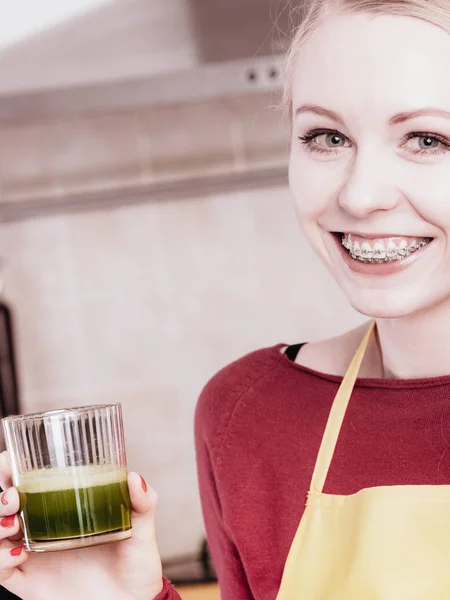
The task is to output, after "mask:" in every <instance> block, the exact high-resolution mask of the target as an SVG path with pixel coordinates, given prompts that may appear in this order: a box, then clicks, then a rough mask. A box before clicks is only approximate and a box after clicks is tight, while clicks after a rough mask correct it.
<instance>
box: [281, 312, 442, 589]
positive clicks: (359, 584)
mask: <svg viewBox="0 0 450 600" xmlns="http://www.w3.org/2000/svg"><path fill="white" fill-rule="evenodd" d="M373 329H374V323H372V325H371V327H370V329H369V331H368V332H367V334H366V336H365V337H364V339H363V341H362V343H361V345H360V347H359V348H358V350H357V352H356V354H355V356H354V358H353V361H352V363H351V364H350V367H349V368H348V371H347V373H346V375H345V377H344V379H343V381H342V384H341V386H340V388H339V390H338V392H337V394H336V397H335V399H334V402H333V406H332V408H331V411H330V415H329V417H328V422H327V425H326V428H325V433H324V436H323V439H322V444H321V446H320V450H319V454H318V457H317V462H316V466H315V469H314V473H313V477H312V481H311V489H310V492H309V494H308V500H307V504H306V508H305V512H304V514H303V517H302V520H301V523H300V526H299V528H298V530H297V533H296V535H295V538H294V541H293V543H292V546H291V549H290V552H289V555H288V558H287V561H286V565H285V568H284V574H283V578H282V582H281V587H280V590H279V592H278V595H277V598H276V600H419V599H420V600H424V599H426V600H450V485H436V486H434V485H433V486H431V485H423V486H417V485H414V486H410V485H406V486H383V487H373V488H367V489H363V490H361V491H359V492H357V493H356V494H353V495H351V496H335V495H330V494H324V493H323V491H322V490H323V487H324V484H325V480H326V478H327V474H328V470H329V467H330V463H331V460H332V458H333V454H334V450H335V447H336V443H337V439H338V437H339V432H340V429H341V425H342V422H343V420H344V417H345V412H346V409H347V406H348V403H349V400H350V396H351V393H352V391H353V387H354V385H355V380H356V377H357V374H358V371H359V368H360V365H361V362H362V359H363V357H364V353H365V351H366V348H367V345H368V343H369V340H370V337H371V335H372V332H373ZM449 400H450V399H449Z"/></svg>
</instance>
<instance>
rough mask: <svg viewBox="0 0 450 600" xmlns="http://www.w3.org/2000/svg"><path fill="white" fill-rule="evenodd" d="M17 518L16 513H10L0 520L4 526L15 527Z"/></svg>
mask: <svg viewBox="0 0 450 600" xmlns="http://www.w3.org/2000/svg"><path fill="white" fill-rule="evenodd" d="M15 518H16V515H9V517H3V519H2V520H1V521H0V525H1V526H2V527H13V525H14V520H15Z"/></svg>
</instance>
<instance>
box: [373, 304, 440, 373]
mask: <svg viewBox="0 0 450 600" xmlns="http://www.w3.org/2000/svg"><path fill="white" fill-rule="evenodd" d="M376 341H377V345H378V349H379V353H378V354H379V359H381V361H382V365H383V368H382V370H383V374H384V377H388V378H394V379H417V378H422V377H439V376H441V375H450V353H449V349H450V306H449V303H447V304H445V305H444V304H442V305H440V306H438V307H434V308H433V309H428V310H426V311H422V312H421V313H417V314H414V315H411V316H409V317H402V318H399V319H377V335H376Z"/></svg>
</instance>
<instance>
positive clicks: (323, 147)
mask: <svg viewBox="0 0 450 600" xmlns="http://www.w3.org/2000/svg"><path fill="white" fill-rule="evenodd" d="M299 140H300V141H301V142H302V144H303V145H304V146H305V148H306V150H307V151H308V152H318V153H320V154H329V153H330V152H331V153H332V152H333V151H337V150H338V149H339V148H348V147H350V145H351V144H350V142H349V141H348V139H347V138H346V137H345V135H342V134H341V133H339V132H338V131H329V130H315V131H311V132H310V133H308V134H306V135H304V136H299Z"/></svg>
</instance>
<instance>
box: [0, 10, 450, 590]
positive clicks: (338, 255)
mask: <svg viewBox="0 0 450 600" xmlns="http://www.w3.org/2000/svg"><path fill="white" fill-rule="evenodd" d="M306 4H307V5H308V10H307V12H306V14H304V15H303V16H302V22H301V25H300V27H299V29H298V32H297V34H296V36H295V38H294V40H293V45H292V50H291V52H290V55H289V60H288V69H287V84H286V86H287V87H286V103H287V106H288V109H289V113H290V116H291V119H292V151H291V161H290V185H291V188H292V192H293V197H294V200H295V205H296V208H297V212H298V216H299V220H300V223H301V225H302V227H303V229H304V232H305V234H306V236H307V237H308V239H309V241H310V243H311V245H312V246H313V248H314V249H315V251H316V252H317V254H318V255H319V256H320V257H321V259H322V260H323V262H324V263H325V265H326V266H327V267H328V269H329V271H330V273H331V274H332V276H333V277H334V278H335V279H336V280H337V282H338V283H339V285H340V286H341V287H342V289H343V290H344V292H345V294H346V295H347V297H348V300H349V302H350V303H351V304H352V306H354V307H355V308H356V309H357V310H358V311H360V312H361V313H363V314H364V315H367V316H368V317H370V320H369V321H368V323H367V325H366V326H364V327H362V328H359V329H357V330H355V331H351V332H349V333H346V334H344V335H342V336H339V337H338V338H335V339H331V340H326V341H322V342H318V343H311V344H305V345H303V346H302V347H301V348H300V347H299V346H297V347H295V346H291V347H288V348H286V347H285V346H283V345H281V344H280V345H278V346H276V347H272V348H267V349H263V350H259V351H257V352H254V353H252V354H250V355H248V356H246V357H244V358H242V359H240V360H238V361H237V362H235V363H233V364H232V365H230V366H228V367H226V368H225V369H224V370H222V371H221V372H220V373H219V374H218V375H217V376H216V377H214V378H213V380H212V381H211V382H210V383H209V384H208V385H207V386H206V388H205V390H204V391H203V393H202V396H201V398H200V401H199V404H198V409H197V414H196V447H197V457H198V471H199V481H200V491H201V497H202V504H203V510H204V516H205V523H206V528H207V532H208V537H209V542H210V545H211V548H212V552H213V556H214V560H215V563H216V567H217V570H218V575H219V582H220V587H221V594H222V599H223V600H252V599H254V600H275V599H277V600H313V599H316V600H331V599H339V600H342V599H345V600H361V599H365V600H366V599H369V598H370V599H372V598H373V599H375V598H376V599H382V600H387V599H394V598H395V599H396V600H397V599H399V598H402V599H403V598H408V600H415V599H417V600H418V599H419V598H428V599H430V600H431V599H432V600H437V599H439V600H441V599H448V598H449V597H450V485H449V484H450V450H449V449H450V361H449V358H448V354H447V345H448V340H449V339H450V268H449V265H450V77H449V65H450V2H449V1H448V0H397V1H392V2H391V1H390V0H328V1H326V0H313V1H312V2H310V3H306ZM305 293H308V290H307V282H305ZM373 318H375V319H376V327H373V320H372V319H373ZM349 365H350V366H349ZM358 371H359V372H358ZM357 374H358V375H359V377H358V379H357V380H356V383H355V378H356V376H357ZM344 376H345V377H344ZM3 473H4V477H6V476H7V465H6V464H5V465H4V467H3ZM129 484H130V490H131V495H132V502H133V506H134V510H135V513H134V522H133V527H134V535H133V538H132V539H131V540H130V541H127V542H123V543H121V544H118V545H114V546H107V547H103V548H96V549H91V550H85V551H81V552H70V553H61V554H54V555H51V556H49V555H45V556H35V555H33V556H27V555H26V553H25V552H24V551H22V550H21V549H20V541H18V540H17V537H16V536H17V534H18V531H19V525H18V519H17V516H14V515H15V513H16V511H17V510H18V498H17V492H16V490H15V489H14V488H9V489H8V490H7V491H6V494H5V495H3V496H2V498H1V503H0V515H2V517H3V520H2V521H1V527H0V536H1V538H2V540H3V541H2V542H1V548H0V569H1V571H0V581H1V582H2V583H3V585H4V586H5V587H6V588H7V589H9V590H11V591H12V592H14V593H16V594H17V595H18V596H19V597H22V598H23V599H24V600H44V599H46V600H47V599H48V598H51V597H58V598H64V599H65V600H72V598H73V599H75V598H80V597H84V598H86V600H87V599H90V598H95V599H96V600H102V599H103V598H105V599H106V598H108V599H110V598H114V600H122V599H123V600H150V599H152V598H157V599H158V600H169V599H175V598H177V597H178V596H177V593H176V591H175V590H174V588H173V587H172V586H171V585H170V583H169V582H167V581H165V580H163V579H162V577H161V565H160V561H159V556H158V551H157V547H156V542H155V540H154V530H153V519H154V512H155V494H154V492H153V491H151V490H147V489H146V486H145V484H144V483H142V482H141V480H140V478H139V477H138V476H137V475H136V474H131V475H130V480H129ZM307 497H308V502H307V506H306V508H305V501H306V498H307Z"/></svg>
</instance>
